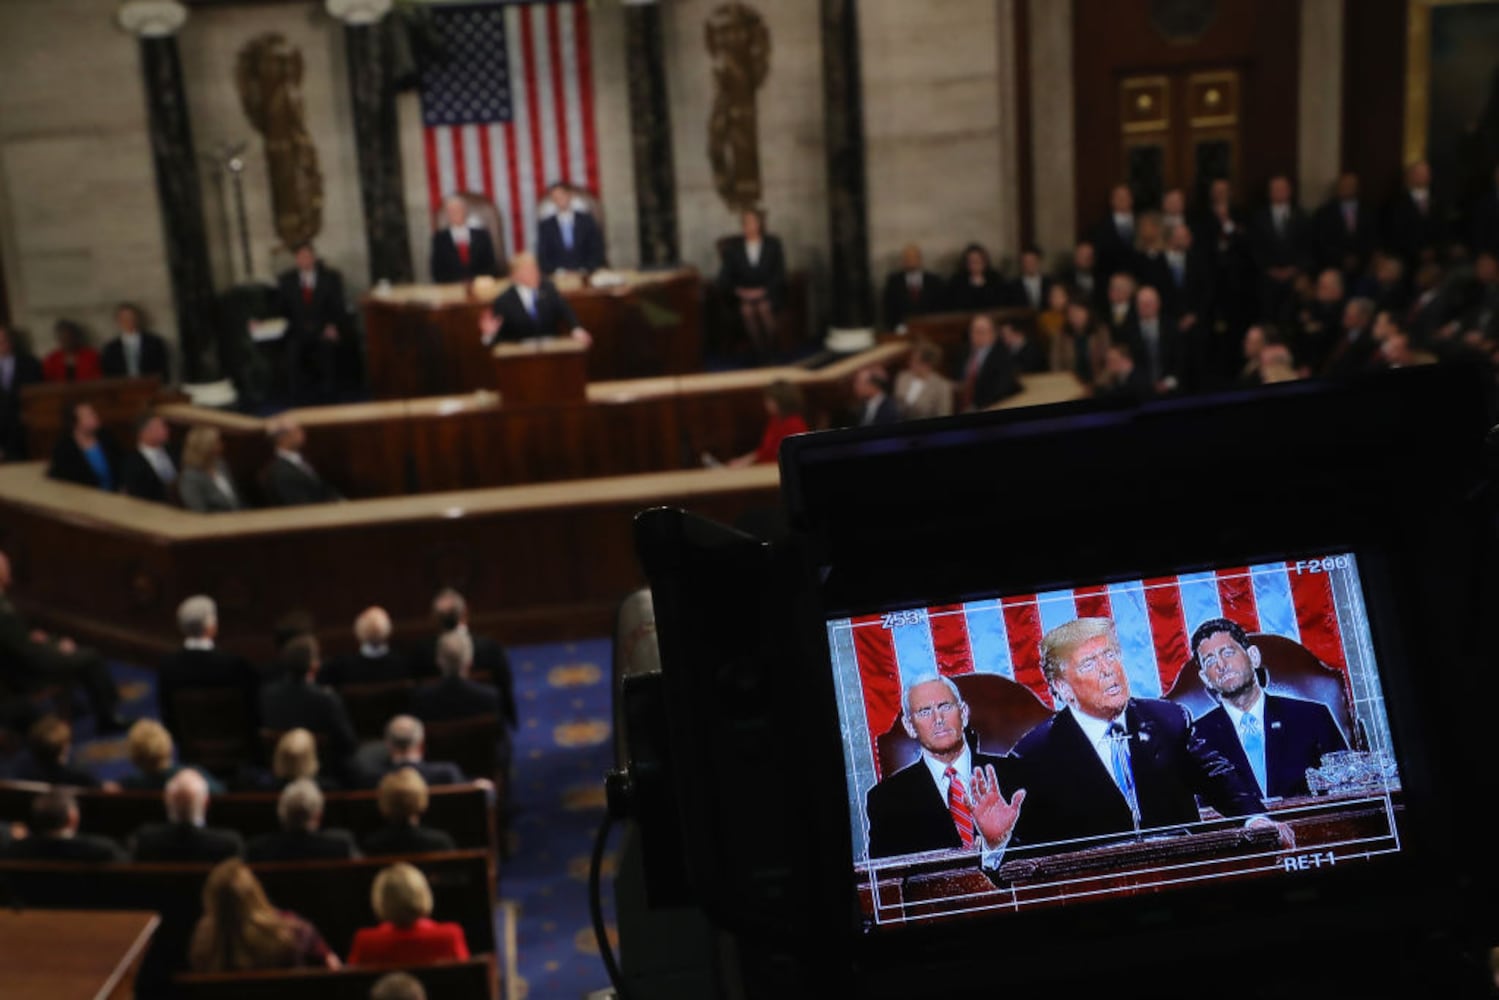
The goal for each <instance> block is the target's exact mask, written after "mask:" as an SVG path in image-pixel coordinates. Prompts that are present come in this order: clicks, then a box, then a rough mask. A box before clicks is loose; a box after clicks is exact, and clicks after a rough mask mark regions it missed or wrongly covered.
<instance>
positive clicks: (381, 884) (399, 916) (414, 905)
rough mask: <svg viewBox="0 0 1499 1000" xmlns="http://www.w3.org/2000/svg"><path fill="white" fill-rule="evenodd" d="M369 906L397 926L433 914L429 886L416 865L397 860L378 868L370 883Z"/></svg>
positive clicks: (378, 915)
mask: <svg viewBox="0 0 1499 1000" xmlns="http://www.w3.org/2000/svg"><path fill="white" fill-rule="evenodd" d="M370 907H371V908H372V909H373V910H374V911H375V916H377V917H379V918H380V919H381V920H389V921H390V922H391V923H393V924H395V925H396V926H397V927H410V926H411V925H412V924H414V923H416V922H417V921H418V920H420V919H421V918H422V917H427V916H431V915H432V887H431V886H429V885H428V884H427V876H425V875H423V874H422V873H421V870H420V869H418V868H417V867H416V866H415V865H409V864H407V863H406V862H404V861H398V862H396V863H395V864H393V865H391V866H390V867H389V868H384V869H381V871H380V874H378V875H376V876H375V884H374V885H373V886H371V887H370Z"/></svg>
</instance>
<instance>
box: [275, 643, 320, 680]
mask: <svg viewBox="0 0 1499 1000" xmlns="http://www.w3.org/2000/svg"><path fill="white" fill-rule="evenodd" d="M321 664H322V660H321V658H320V656H319V655H318V641H317V639H316V638H315V637H313V636H310V635H299V636H297V637H296V638H294V639H292V640H290V641H289V642H287V644H286V645H285V646H284V647H282V650H281V665H282V667H283V669H284V670H285V671H286V676H287V677H290V678H291V679H293V680H298V681H302V680H310V679H311V678H312V675H313V674H315V673H317V669H318V667H319V666H320V665H321Z"/></svg>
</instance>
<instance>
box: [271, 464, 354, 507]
mask: <svg viewBox="0 0 1499 1000" xmlns="http://www.w3.org/2000/svg"><path fill="white" fill-rule="evenodd" d="M262 475H263V477H264V479H263V482H264V483H265V487H266V492H267V493H268V494H269V495H268V496H267V499H268V500H270V501H271V503H273V504H276V505H277V506H279V507H295V506H298V505H300V504H306V503H331V502H333V501H334V500H339V499H342V498H341V497H340V496H339V493H338V491H337V490H335V489H334V488H333V487H331V486H329V485H328V484H327V483H325V482H324V481H323V479H322V477H321V476H319V475H317V473H316V470H314V471H311V472H309V471H308V470H307V469H305V468H303V467H302V466H300V465H298V464H296V463H295V462H290V461H287V460H286V459H284V458H282V457H281V456H280V455H277V456H276V457H275V458H273V459H271V464H270V465H267V466H266V467H265V472H264V473H262Z"/></svg>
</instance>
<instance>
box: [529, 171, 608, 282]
mask: <svg viewBox="0 0 1499 1000" xmlns="http://www.w3.org/2000/svg"><path fill="white" fill-rule="evenodd" d="M547 197H548V198H549V199H551V202H552V205H553V207H555V208H556V209H557V211H556V213H555V214H554V215H552V216H550V217H548V218H545V219H542V220H541V223H540V225H538V226H537V227H536V259H537V261H538V262H539V263H540V265H541V273H542V274H553V273H555V272H557V271H582V272H588V271H597V270H598V269H599V268H601V267H604V266H605V261H604V234H603V233H602V232H600V231H599V224H598V221H597V220H595V219H594V217H593V216H592V215H590V214H589V213H588V212H586V211H582V210H580V209H579V207H578V201H577V199H576V198H575V197H574V196H573V189H572V188H570V187H568V186H567V185H566V184H563V183H562V182H561V181H558V182H556V183H554V184H553V185H552V186H551V187H550V188H548V189H547Z"/></svg>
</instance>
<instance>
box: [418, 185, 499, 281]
mask: <svg viewBox="0 0 1499 1000" xmlns="http://www.w3.org/2000/svg"><path fill="white" fill-rule="evenodd" d="M442 212H443V218H444V221H445V222H446V223H447V225H445V226H443V227H442V228H441V229H439V230H438V231H437V232H435V233H433V234H432V280H433V281H434V282H436V283H437V284H439V285H456V284H458V283H460V282H469V281H472V280H474V279H475V278H478V277H489V278H494V277H498V276H499V273H500V264H499V260H498V258H497V257H496V256H495V250H494V240H493V238H491V237H490V235H489V231H488V230H486V229H484V228H483V227H481V226H475V225H473V224H472V223H471V222H470V220H469V213H468V205H467V203H465V202H464V200H463V199H462V198H459V197H452V198H449V199H448V200H447V201H445V202H443V205H442Z"/></svg>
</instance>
